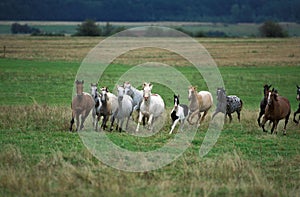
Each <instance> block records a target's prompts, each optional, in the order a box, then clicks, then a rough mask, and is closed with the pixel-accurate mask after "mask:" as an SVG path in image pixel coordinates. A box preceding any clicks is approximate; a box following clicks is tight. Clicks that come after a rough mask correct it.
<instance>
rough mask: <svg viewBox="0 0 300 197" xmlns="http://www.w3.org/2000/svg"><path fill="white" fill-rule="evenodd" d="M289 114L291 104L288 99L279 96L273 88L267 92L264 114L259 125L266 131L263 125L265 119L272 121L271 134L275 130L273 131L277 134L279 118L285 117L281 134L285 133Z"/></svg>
mask: <svg viewBox="0 0 300 197" xmlns="http://www.w3.org/2000/svg"><path fill="white" fill-rule="evenodd" d="M290 114H291V105H290V102H289V100H288V99H287V98H285V97H282V96H279V95H278V94H277V92H276V91H274V88H273V90H272V91H269V92H268V98H267V107H266V109H265V114H264V118H263V121H262V125H261V126H262V129H263V131H264V132H267V131H266V130H265V128H264V126H265V123H266V122H267V120H270V121H272V122H273V126H272V129H271V134H273V131H275V132H274V133H276V134H277V131H276V129H277V125H278V123H279V121H280V120H281V119H285V124H284V128H283V134H284V135H286V125H287V123H288V121H289V117H290Z"/></svg>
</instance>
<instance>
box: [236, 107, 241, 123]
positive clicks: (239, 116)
mask: <svg viewBox="0 0 300 197" xmlns="http://www.w3.org/2000/svg"><path fill="white" fill-rule="evenodd" d="M236 113H237V115H238V120H239V122H241V111H239V110H238V111H236Z"/></svg>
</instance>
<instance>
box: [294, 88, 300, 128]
mask: <svg viewBox="0 0 300 197" xmlns="http://www.w3.org/2000/svg"><path fill="white" fill-rule="evenodd" d="M296 99H297V101H300V87H299V86H298V85H297V97H296ZM299 113H300V103H299V106H298V109H297V111H295V113H294V122H295V123H296V124H298V123H299V119H300V116H299V118H298V120H296V115H297V114H299Z"/></svg>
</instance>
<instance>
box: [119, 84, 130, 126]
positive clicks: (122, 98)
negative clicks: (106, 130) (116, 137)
mask: <svg viewBox="0 0 300 197" xmlns="http://www.w3.org/2000/svg"><path fill="white" fill-rule="evenodd" d="M117 91H118V104H119V107H118V112H117V115H116V118H117V120H118V124H117V125H118V126H117V130H118V127H119V131H120V132H121V131H122V128H123V122H124V120H125V119H126V118H127V122H126V130H127V129H128V122H129V119H130V116H131V113H132V110H133V100H132V98H131V97H130V96H128V95H126V94H125V89H124V87H123V86H118V87H117ZM119 121H120V122H119ZM119 123H120V124H119Z"/></svg>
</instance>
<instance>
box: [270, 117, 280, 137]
mask: <svg viewBox="0 0 300 197" xmlns="http://www.w3.org/2000/svg"><path fill="white" fill-rule="evenodd" d="M278 122H279V121H278V120H275V121H274V122H273V126H272V129H271V134H273V132H274V134H277V130H276V129H277V124H278Z"/></svg>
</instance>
